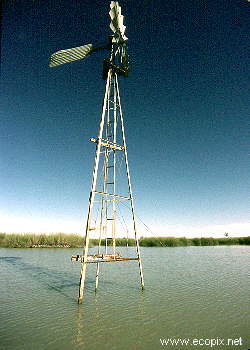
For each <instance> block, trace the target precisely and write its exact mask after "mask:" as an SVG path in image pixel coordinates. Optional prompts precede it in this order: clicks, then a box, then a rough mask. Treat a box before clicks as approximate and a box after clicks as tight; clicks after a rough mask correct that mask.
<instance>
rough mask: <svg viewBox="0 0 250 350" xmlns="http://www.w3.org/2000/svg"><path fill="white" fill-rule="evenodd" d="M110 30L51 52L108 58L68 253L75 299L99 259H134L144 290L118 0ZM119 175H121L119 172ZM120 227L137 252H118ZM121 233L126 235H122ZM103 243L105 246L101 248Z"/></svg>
mask: <svg viewBox="0 0 250 350" xmlns="http://www.w3.org/2000/svg"><path fill="white" fill-rule="evenodd" d="M110 8H111V10H110V12H109V14H110V17H111V24H110V28H111V30H112V31H113V34H112V36H110V38H109V43H108V44H107V45H106V46H104V47H98V48H94V47H93V45H92V44H88V45H84V46H80V47H75V48H72V49H67V50H61V51H58V52H56V53H54V54H53V55H52V56H51V60H50V67H55V66H58V65H61V64H64V63H67V62H71V61H75V60H79V59H83V58H85V57H87V56H88V55H90V54H91V53H93V52H94V51H96V50H102V49H108V50H109V58H108V59H105V60H104V64H103V79H104V80H106V88H105V94H104V99H103V107H102V115H101V121H100V127H99V135H98V138H97V139H94V138H92V139H91V141H92V142H94V143H95V144H96V154H95V162H94V169H93V177H92V186H91V191H90V196H89V206H88V216H87V224H86V233H85V241H84V251H83V255H76V256H73V257H72V260H74V261H80V262H81V264H82V269H81V275H80V286H79V299H78V302H81V301H82V298H83V291H84V281H85V274H86V267H87V264H89V263H96V264H97V270H96V289H97V287H98V279H99V270H100V263H102V262H118V261H129V260H136V261H138V263H139V271H140V280H141V287H142V289H143V288H144V280H143V272H142V264H141V256H140V249H139V241H138V235H137V232H136V224H135V213H134V201H133V196H132V190H131V181H130V172H129V166H128V156H127V147H126V140H125V133H124V122H123V116H122V109H121V100H120V93H119V85H118V78H119V76H125V77H127V76H128V71H129V65H128V55H127V46H126V41H127V37H126V36H125V34H124V33H125V29H126V27H125V26H124V24H123V16H122V15H121V7H120V6H119V4H118V2H115V1H111V4H110ZM122 175H123V176H122ZM126 201H128V202H129V203H130V205H129V206H126V207H129V211H128V210H127V212H126V214H124V216H125V217H124V216H123V215H122V214H121V217H120V213H121V207H122V206H123V208H124V203H126ZM122 227H125V231H126V232H127V235H128V236H129V237H133V240H134V246H135V250H134V253H133V254H132V257H131V256H130V255H129V256H126V257H124V256H122V255H121V254H120V253H119V252H118V251H117V244H116V243H117V242H116V239H117V236H118V235H119V236H120V235H121V234H122V233H121V231H122ZM92 232H94V234H95V237H96V238H98V242H99V244H98V249H97V252H96V253H95V254H91V255H89V254H88V250H89V240H90V233H92ZM123 236H124V234H123ZM103 242H105V245H104V246H102V244H103Z"/></svg>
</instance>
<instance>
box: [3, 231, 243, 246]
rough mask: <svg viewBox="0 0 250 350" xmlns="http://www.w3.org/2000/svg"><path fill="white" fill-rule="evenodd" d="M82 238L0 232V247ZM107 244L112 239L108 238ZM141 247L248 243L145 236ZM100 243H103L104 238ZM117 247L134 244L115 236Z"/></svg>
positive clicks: (52, 243) (63, 243)
mask: <svg viewBox="0 0 250 350" xmlns="http://www.w3.org/2000/svg"><path fill="white" fill-rule="evenodd" d="M83 241H84V238H83V237H82V236H79V235H77V234H66V233H54V234H45V233H42V234H35V233H20V234H17V233H0V248H83ZM98 243H99V240H98V239H90V247H94V246H97V245H98ZM108 243H109V244H108V245H109V246H110V245H112V241H111V240H109V242H108ZM139 244H140V246H141V247H187V246H222V245H250V236H247V237H222V238H213V237H202V238H186V237H146V238H140V239H139ZM101 245H102V246H103V245H105V239H103V240H102V242H101ZM116 246H117V247H126V246H129V247H132V246H135V240H134V239H132V238H128V239H127V238H117V239H116Z"/></svg>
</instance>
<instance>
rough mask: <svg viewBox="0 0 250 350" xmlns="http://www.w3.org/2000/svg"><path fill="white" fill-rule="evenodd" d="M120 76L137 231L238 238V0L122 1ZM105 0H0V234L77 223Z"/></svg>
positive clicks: (97, 106) (243, 211) (241, 130)
mask: <svg viewBox="0 0 250 350" xmlns="http://www.w3.org/2000/svg"><path fill="white" fill-rule="evenodd" d="M119 3H120V5H121V7H122V13H123V14H124V16H125V25H126V26H127V31H126V35H127V36H128V38H129V41H128V52H129V55H130V64H131V73H130V76H129V77H128V78H122V81H121V98H122V104H123V111H124V118H125V127H126V135H127V144H128V156H129V162H130V168H131V176H132V185H133V192H134V196H135V206H136V212H137V214H138V215H139V217H140V218H141V219H142V220H143V222H144V223H145V224H146V225H147V226H148V227H149V228H150V229H151V231H152V232H153V233H152V232H148V231H145V227H144V226H143V225H139V226H140V230H141V232H140V233H141V234H144V235H146V234H147V235H152V234H155V235H162V236H163V235H176V236H177V235H186V236H200V235H203V236H204V235H205V236H214V237H216V236H218V235H223V234H224V232H229V235H232V236H233V235H239V236H244V235H250V220H249V205H248V201H247V198H248V196H247V192H248V189H249V168H248V166H247V145H248V139H247V129H248V125H249V115H250V113H249V112H250V110H249V109H250V108H249V90H248V89H249V81H248V78H249V64H248V63H249V27H248V22H249V17H250V13H249V12H250V11H249V6H250V4H249V2H247V1H245V0H233V1H231V0H220V1H215V0H213V1H209V0H204V1H200V0H196V1H194V0H191V1H187V0H184V1H182V0H180V1H176V0H168V1H165V0H155V1H152V0H144V1H143V0H141V1H134V0H133V1H132V0H123V1H120V2H119ZM109 4H110V2H109V1H99V0H92V1H86V0H71V1H68V0H53V1H52V0H46V1H41V0H11V1H4V5H2V6H3V20H2V41H1V56H2V57H1V61H2V64H1V111H0V113H1V115H0V118H1V119H0V131H1V134H0V232H58V231H61V232H79V233H83V232H84V230H85V223H86V214H87V204H88V196H89V190H90V184H91V174H92V166H93V159H94V152H95V147H94V145H93V143H91V142H89V139H90V137H96V136H97V131H98V123H99V119H100V111H101V104H102V96H103V90H104V81H103V80H102V79H101V73H102V61H103V58H104V57H105V54H104V53H103V52H100V53H96V54H95V56H94V55H93V56H90V57H88V58H87V59H86V60H84V61H78V62H74V63H71V64H68V65H63V66H61V67H57V68H49V67H48V62H49V57H50V55H51V54H52V53H53V52H55V51H58V50H60V49H66V48H70V47H75V46H80V45H84V44H88V43H94V44H95V43H96V44H99V43H105V42H106V40H107V36H108V35H109V34H111V31H110V29H109V23H110V18H109V15H108V11H109Z"/></svg>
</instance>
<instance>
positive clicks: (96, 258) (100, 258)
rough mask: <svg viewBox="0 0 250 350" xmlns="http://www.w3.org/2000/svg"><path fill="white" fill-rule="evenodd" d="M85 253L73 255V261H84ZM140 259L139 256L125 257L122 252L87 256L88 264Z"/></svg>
mask: <svg viewBox="0 0 250 350" xmlns="http://www.w3.org/2000/svg"><path fill="white" fill-rule="evenodd" d="M83 257H84V255H79V254H77V255H72V256H71V261H79V262H81V263H82V262H83ZM129 260H138V257H132V258H124V257H122V256H121V255H120V254H115V255H114V254H94V255H88V256H87V264H91V263H92V264H93V263H100V262H115V261H129Z"/></svg>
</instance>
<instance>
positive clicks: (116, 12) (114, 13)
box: [109, 1, 128, 43]
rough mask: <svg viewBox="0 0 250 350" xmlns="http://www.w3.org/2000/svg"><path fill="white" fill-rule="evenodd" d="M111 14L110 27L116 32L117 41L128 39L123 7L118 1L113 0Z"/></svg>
mask: <svg viewBox="0 0 250 350" xmlns="http://www.w3.org/2000/svg"><path fill="white" fill-rule="evenodd" d="M110 9H111V10H110V11H109V15H110V18H111V23H110V29H111V30H112V32H113V33H114V39H115V41H116V42H117V43H119V42H123V41H126V40H128V38H127V37H126V35H125V34H124V33H125V30H126V27H125V25H124V24H123V19H124V16H122V14H121V7H120V6H119V3H118V2H117V1H111V3H110Z"/></svg>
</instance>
